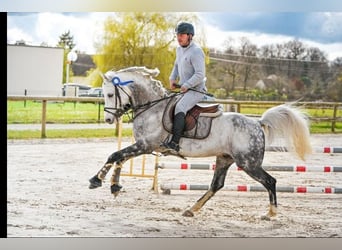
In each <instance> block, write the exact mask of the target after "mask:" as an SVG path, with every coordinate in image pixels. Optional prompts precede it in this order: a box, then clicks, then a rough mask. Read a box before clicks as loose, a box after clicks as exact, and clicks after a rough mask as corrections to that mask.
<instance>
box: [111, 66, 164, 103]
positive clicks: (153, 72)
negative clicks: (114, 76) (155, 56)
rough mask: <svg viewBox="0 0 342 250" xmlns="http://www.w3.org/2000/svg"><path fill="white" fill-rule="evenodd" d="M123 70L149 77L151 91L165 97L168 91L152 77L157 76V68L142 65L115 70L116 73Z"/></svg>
mask: <svg viewBox="0 0 342 250" xmlns="http://www.w3.org/2000/svg"><path fill="white" fill-rule="evenodd" d="M123 72H132V73H139V74H141V75H143V76H144V77H149V80H150V84H151V85H152V89H153V91H155V92H156V93H158V95H160V96H162V97H165V96H167V95H168V92H167V90H166V89H165V88H164V87H163V84H162V83H161V81H159V80H157V79H155V78H154V77H156V76H158V75H159V73H160V71H159V69H158V68H154V69H149V68H146V67H145V66H144V67H138V66H133V67H128V68H123V69H120V70H118V71H116V73H123Z"/></svg>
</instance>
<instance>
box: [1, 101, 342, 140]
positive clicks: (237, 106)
mask: <svg viewBox="0 0 342 250" xmlns="http://www.w3.org/2000/svg"><path fill="white" fill-rule="evenodd" d="M7 100H8V101H39V102H41V103H42V119H41V137H42V138H45V137H46V112H47V102H49V101H51V102H93V103H104V99H103V97H42V96H7ZM204 103H220V104H222V105H223V107H224V111H231V112H239V113H240V112H241V109H243V108H256V109H267V108H270V107H273V106H276V105H280V104H284V102H275V101H234V100H222V99H215V100H213V101H205V102H204ZM297 104H298V105H300V106H302V107H303V108H305V109H329V110H332V111H333V112H332V116H330V117H329V116H326V117H310V120H311V121H312V122H322V121H327V122H331V132H335V128H336V122H342V117H340V116H338V110H341V109H342V103H341V102H298V103H297ZM246 115H247V116H252V117H257V116H258V115H255V114H246Z"/></svg>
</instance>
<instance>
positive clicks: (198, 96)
mask: <svg viewBox="0 0 342 250" xmlns="http://www.w3.org/2000/svg"><path fill="white" fill-rule="evenodd" d="M203 97H204V94H203V93H199V92H196V91H192V90H188V91H187V92H185V93H184V95H183V96H182V98H181V99H180V100H179V102H178V103H177V105H176V107H175V115H176V114H178V113H180V112H183V113H184V114H186V113H187V112H188V111H189V110H190V109H191V108H193V107H194V106H195V105H196V104H197V103H199V102H200V101H202V100H203Z"/></svg>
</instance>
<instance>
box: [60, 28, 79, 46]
mask: <svg viewBox="0 0 342 250" xmlns="http://www.w3.org/2000/svg"><path fill="white" fill-rule="evenodd" d="M75 45H76V44H74V36H72V35H71V34H70V30H68V31H67V32H65V33H63V34H62V35H60V36H59V41H58V45H57V46H58V47H61V48H64V49H66V50H69V51H70V50H72V49H73V48H74V47H75Z"/></svg>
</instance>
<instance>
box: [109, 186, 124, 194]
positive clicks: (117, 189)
mask: <svg viewBox="0 0 342 250" xmlns="http://www.w3.org/2000/svg"><path fill="white" fill-rule="evenodd" d="M121 188H122V186H121V185H119V184H114V185H111V186H110V191H111V193H112V194H113V195H114V196H115V197H116V196H117V195H118V194H119V192H120V190H121Z"/></svg>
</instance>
